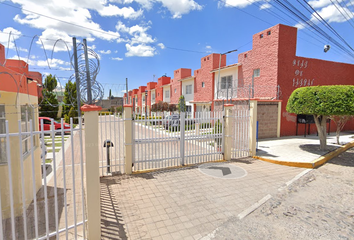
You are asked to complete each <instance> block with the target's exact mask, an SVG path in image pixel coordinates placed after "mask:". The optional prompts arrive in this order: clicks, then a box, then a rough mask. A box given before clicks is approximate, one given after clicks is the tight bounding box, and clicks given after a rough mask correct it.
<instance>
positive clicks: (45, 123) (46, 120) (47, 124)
mask: <svg viewBox="0 0 354 240" xmlns="http://www.w3.org/2000/svg"><path fill="white" fill-rule="evenodd" d="M38 119H39V131H41V129H42V126H41V120H42V119H43V130H44V131H48V130H50V126H51V125H52V121H53V125H54V128H55V129H54V130H58V129H61V123H60V122H58V121H55V120H54V119H53V118H49V117H39V118H38ZM63 126H64V129H70V124H67V123H64V124H63ZM66 132H67V131H66Z"/></svg>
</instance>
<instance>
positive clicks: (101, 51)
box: [98, 50, 112, 54]
mask: <svg viewBox="0 0 354 240" xmlns="http://www.w3.org/2000/svg"><path fill="white" fill-rule="evenodd" d="M98 52H99V53H101V54H111V53H112V52H111V50H107V51H105V50H100V51H98Z"/></svg>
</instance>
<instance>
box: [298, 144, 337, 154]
mask: <svg viewBox="0 0 354 240" xmlns="http://www.w3.org/2000/svg"><path fill="white" fill-rule="evenodd" d="M299 148H300V149H301V150H303V151H306V152H309V153H313V154H319V155H321V156H322V155H325V154H327V153H329V152H332V151H334V150H336V149H337V148H338V147H337V146H332V145H327V150H320V145H319V144H302V145H300V146H299Z"/></svg>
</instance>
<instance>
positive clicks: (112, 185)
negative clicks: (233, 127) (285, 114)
mask: <svg viewBox="0 0 354 240" xmlns="http://www.w3.org/2000/svg"><path fill="white" fill-rule="evenodd" d="M230 164H234V165H236V166H238V167H242V168H243V169H245V170H246V171H247V173H248V174H247V175H246V176H245V177H243V178H239V179H220V178H215V177H211V176H208V175H205V174H203V173H201V172H200V171H199V169H198V167H197V166H195V167H185V168H178V169H172V170H160V171H156V172H151V173H144V174H135V175H131V176H126V175H118V176H113V177H104V178H101V203H102V206H101V207H102V213H101V214H102V215H101V216H102V239H199V238H201V237H203V236H206V235H207V234H209V233H211V232H212V231H213V230H214V229H215V228H217V227H218V226H220V225H221V224H222V223H223V222H225V221H227V220H228V219H229V218H231V217H234V216H237V215H238V214H239V213H241V212H242V211H243V210H245V209H246V208H248V207H250V206H251V205H252V204H253V203H255V202H257V201H259V200H260V199H261V198H263V197H264V196H265V195H267V194H271V193H273V192H275V191H277V190H278V188H279V187H281V186H283V185H284V184H285V183H286V182H287V181H289V180H291V179H292V178H294V177H295V176H296V175H297V174H299V173H300V172H302V171H303V169H301V168H294V167H287V166H281V165H274V164H270V163H266V162H262V161H259V160H254V159H251V158H245V159H239V160H234V161H231V162H230Z"/></svg>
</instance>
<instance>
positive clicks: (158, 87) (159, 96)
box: [155, 76, 171, 103]
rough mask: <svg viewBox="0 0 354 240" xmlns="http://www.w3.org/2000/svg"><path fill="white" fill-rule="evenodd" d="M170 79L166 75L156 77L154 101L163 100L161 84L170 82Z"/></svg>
mask: <svg viewBox="0 0 354 240" xmlns="http://www.w3.org/2000/svg"><path fill="white" fill-rule="evenodd" d="M170 81H171V78H170V77H167V76H162V77H160V78H159V79H157V85H156V87H155V89H156V96H155V103H158V102H160V101H163V85H166V84H170Z"/></svg>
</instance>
